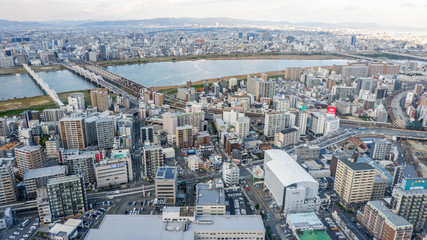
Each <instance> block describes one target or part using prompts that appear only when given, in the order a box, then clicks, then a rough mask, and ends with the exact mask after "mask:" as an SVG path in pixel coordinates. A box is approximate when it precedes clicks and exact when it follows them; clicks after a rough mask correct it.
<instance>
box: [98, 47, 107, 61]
mask: <svg viewBox="0 0 427 240" xmlns="http://www.w3.org/2000/svg"><path fill="white" fill-rule="evenodd" d="M99 51H100V53H101V59H102V60H108V56H107V47H106V46H105V45H104V44H102V45H100V46H99Z"/></svg>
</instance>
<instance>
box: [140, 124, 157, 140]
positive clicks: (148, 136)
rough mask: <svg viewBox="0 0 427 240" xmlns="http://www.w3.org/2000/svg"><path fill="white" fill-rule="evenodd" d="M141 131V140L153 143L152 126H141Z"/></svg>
mask: <svg viewBox="0 0 427 240" xmlns="http://www.w3.org/2000/svg"><path fill="white" fill-rule="evenodd" d="M140 131H141V135H140V136H141V142H142V143H145V142H148V143H153V142H154V129H153V127H142V128H141V129H140Z"/></svg>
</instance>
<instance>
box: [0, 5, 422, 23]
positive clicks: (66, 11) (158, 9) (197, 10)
mask: <svg viewBox="0 0 427 240" xmlns="http://www.w3.org/2000/svg"><path fill="white" fill-rule="evenodd" d="M0 6H1V8H0V19H6V20H12V21H52V20H97V21H111V20H140V19H150V18H162V17H196V18H205V17H228V18H240V19H248V20H265V21H289V22H324V23H334V24H336V23H355V22H358V23H377V24H383V25H394V26H400V27H405V26H406V27H411V28H413V27H423V28H424V27H425V23H426V22H427V14H425V13H426V11H427V3H426V2H425V0H412V1H407V0H375V1H372V0H359V1H357V2H355V1H342V0H324V1H318V0H300V1H290V0H263V1H259V0H155V1H153V0H90V1H87V0H73V1H69V0H13V1H12V0H0Z"/></svg>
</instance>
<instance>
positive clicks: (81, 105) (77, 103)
mask: <svg viewBox="0 0 427 240" xmlns="http://www.w3.org/2000/svg"><path fill="white" fill-rule="evenodd" d="M68 105H70V106H71V107H72V108H73V110H74V111H76V110H85V96H84V94H83V93H74V94H72V95H71V96H69V97H68Z"/></svg>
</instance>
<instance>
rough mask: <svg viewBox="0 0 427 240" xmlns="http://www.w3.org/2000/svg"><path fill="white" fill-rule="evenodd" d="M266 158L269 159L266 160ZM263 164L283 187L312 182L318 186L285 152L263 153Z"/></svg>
mask: <svg viewBox="0 0 427 240" xmlns="http://www.w3.org/2000/svg"><path fill="white" fill-rule="evenodd" d="M268 158H271V159H270V160H268ZM264 164H265V165H268V166H269V168H270V169H271V170H272V172H273V173H274V174H275V175H276V177H277V178H278V179H279V180H280V182H282V184H283V185H284V186H289V185H292V184H295V183H299V182H312V183H316V184H318V182H317V181H316V180H315V179H314V178H313V177H312V176H311V175H310V174H308V173H307V172H306V171H305V170H304V168H302V167H301V166H300V165H299V164H298V163H297V162H296V161H295V160H294V159H293V158H292V157H291V156H289V154H288V153H287V152H285V151H282V150H267V151H265V158H264Z"/></svg>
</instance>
